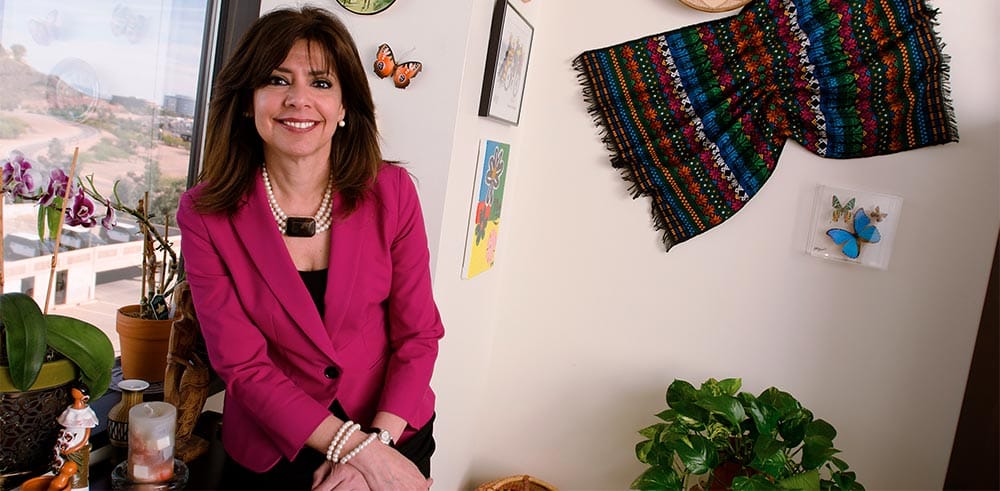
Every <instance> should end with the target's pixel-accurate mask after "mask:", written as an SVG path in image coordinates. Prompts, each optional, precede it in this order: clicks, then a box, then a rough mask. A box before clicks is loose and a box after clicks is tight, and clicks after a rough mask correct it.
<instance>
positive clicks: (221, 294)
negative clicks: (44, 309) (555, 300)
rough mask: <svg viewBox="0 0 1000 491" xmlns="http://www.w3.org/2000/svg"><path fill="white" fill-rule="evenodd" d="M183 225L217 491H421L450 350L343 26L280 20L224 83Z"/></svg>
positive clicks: (299, 18) (408, 185) (405, 197)
mask: <svg viewBox="0 0 1000 491" xmlns="http://www.w3.org/2000/svg"><path fill="white" fill-rule="evenodd" d="M208 123H209V124H208V128H209V129H208V134H207V141H206V155H205V164H204V169H203V170H202V172H201V174H200V175H199V184H198V185H197V186H196V187H194V188H192V189H191V190H190V191H188V192H187V193H185V195H184V196H183V198H182V200H181V204H180V209H179V210H178V212H177V221H178V224H179V225H180V227H181V230H182V233H183V237H184V240H183V241H182V253H183V256H184V261H185V271H186V275H187V280H188V282H189V284H190V286H191V294H192V298H193V299H194V304H195V309H196V311H197V312H198V318H199V320H200V324H201V329H202V332H203V334H204V337H205V342H206V345H207V348H208V352H209V358H210V360H211V364H212V366H213V368H214V369H215V370H216V372H217V373H218V374H219V376H220V377H221V378H222V379H223V380H224V381H225V383H226V401H225V411H224V413H223V435H222V439H223V443H224V446H225V449H226V452H227V454H228V455H229V457H230V460H229V462H227V469H226V470H225V472H224V476H225V477H224V481H225V482H223V485H224V486H228V487H231V488H233V489H274V488H280V489H295V488H299V489H301V488H306V487H310V486H312V487H313V489H324V490H325V489H358V488H361V489H365V488H366V487H370V488H371V489H427V488H428V486H429V485H430V483H431V480H430V479H429V476H430V456H431V454H432V453H433V451H434V440H433V437H432V436H431V429H432V426H431V424H432V420H433V415H434V393H433V392H432V391H431V389H430V387H429V382H430V378H431V372H432V370H433V365H434V361H435V359H436V358H437V351H438V340H439V339H440V338H441V336H442V335H443V333H444V330H443V327H442V325H441V319H440V316H439V314H438V311H437V307H436V306H435V304H434V299H433V297H432V293H431V284H430V271H429V252H428V249H427V237H426V232H425V230H424V223H423V218H422V216H421V211H420V204H419V202H418V200H417V194H416V190H415V188H414V186H413V182H412V180H411V179H410V177H409V175H408V174H407V173H406V171H404V170H403V169H401V168H400V167H398V166H395V165H392V164H389V163H386V162H383V161H382V158H381V153H380V151H379V147H378V142H377V138H378V134H377V129H376V126H375V114H374V105H373V103H372V99H371V93H370V91H369V88H368V82H367V79H366V76H365V70H364V69H363V68H362V66H361V64H360V57H359V56H358V52H357V48H356V47H355V45H354V41H353V40H352V39H351V36H350V34H349V33H348V32H347V30H346V29H345V27H344V26H343V24H341V23H340V22H339V21H338V20H336V19H335V18H333V17H332V16H331V15H330V14H329V13H327V12H325V11H323V10H320V9H315V8H302V9H299V10H278V11H274V12H271V13H268V14H267V15H264V16H263V17H261V18H260V19H259V20H258V21H257V22H256V23H255V24H254V25H253V26H252V27H251V28H250V30H249V31H248V32H247V34H246V35H245V36H244V38H243V40H242V41H241V43H240V46H239V48H238V49H237V50H236V51H235V54H234V55H233V58H232V59H231V60H229V61H228V62H227V63H226V65H225V67H224V68H223V69H222V71H221V73H220V74H219V77H218V81H217V83H216V88H215V91H214V95H213V98H212V103H211V106H210V114H209V121H208Z"/></svg>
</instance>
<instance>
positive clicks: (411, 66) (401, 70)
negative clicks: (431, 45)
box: [375, 43, 424, 89]
mask: <svg viewBox="0 0 1000 491" xmlns="http://www.w3.org/2000/svg"><path fill="white" fill-rule="evenodd" d="M423 68H424V64H423V63H420V62H419V61H407V62H404V63H396V58H395V56H393V54H392V48H390V47H389V45H388V44H386V43H382V44H381V45H380V46H379V47H378V52H377V53H375V75H378V78H386V77H388V76H390V75H391V76H392V83H394V84H396V87H398V88H400V89H405V88H406V87H407V86H409V85H410V82H411V81H412V80H413V77H416V76H417V74H418V73H420V70H422V69H423Z"/></svg>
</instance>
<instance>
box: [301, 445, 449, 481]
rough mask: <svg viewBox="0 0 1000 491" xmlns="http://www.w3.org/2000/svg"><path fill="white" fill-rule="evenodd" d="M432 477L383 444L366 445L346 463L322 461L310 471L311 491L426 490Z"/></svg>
mask: <svg viewBox="0 0 1000 491" xmlns="http://www.w3.org/2000/svg"><path fill="white" fill-rule="evenodd" d="M433 482H434V480H433V479H428V478H425V477H424V476H423V474H421V473H420V470H418V469H417V466H416V465H414V464H413V462H410V460H409V459H407V458H406V457H404V456H403V455H402V454H400V453H399V452H397V451H396V450H394V449H392V448H390V447H388V446H386V445H369V446H368V447H367V448H365V450H364V451H363V452H360V453H359V454H358V455H357V456H356V457H354V458H353V459H351V461H350V462H349V463H346V464H335V463H333V462H329V461H326V462H323V464H322V465H320V466H319V468H318V469H316V471H315V472H314V473H313V486H312V489H313V491H334V490H335V491H367V490H371V491H382V490H391V491H395V490H400V491H402V490H427V489H430V487H431V484H432V483H433Z"/></svg>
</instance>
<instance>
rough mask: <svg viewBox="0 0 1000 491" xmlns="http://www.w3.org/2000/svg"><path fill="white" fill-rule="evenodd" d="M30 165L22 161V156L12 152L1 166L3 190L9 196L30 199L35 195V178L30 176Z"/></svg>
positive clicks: (19, 153)
mask: <svg viewBox="0 0 1000 491" xmlns="http://www.w3.org/2000/svg"><path fill="white" fill-rule="evenodd" d="M29 170H31V163H30V162H28V161H27V160H24V154H22V153H21V152H18V151H17V150H14V151H13V152H11V153H10V157H9V158H8V159H7V160H6V161H4V164H3V189H4V190H5V191H7V192H8V193H10V194H11V196H14V197H18V196H22V197H31V196H33V195H34V193H35V178H34V177H33V176H32V175H31V173H30V172H28V171H29Z"/></svg>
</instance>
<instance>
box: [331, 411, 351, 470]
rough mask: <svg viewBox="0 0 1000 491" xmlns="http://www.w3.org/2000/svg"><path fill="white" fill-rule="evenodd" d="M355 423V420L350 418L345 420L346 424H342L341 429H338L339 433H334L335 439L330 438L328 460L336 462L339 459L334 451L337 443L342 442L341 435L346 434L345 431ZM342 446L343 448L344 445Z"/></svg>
mask: <svg viewBox="0 0 1000 491" xmlns="http://www.w3.org/2000/svg"><path fill="white" fill-rule="evenodd" d="M353 424H354V421H350V420H348V421H345V422H344V424H342V425H340V429H339V430H337V434H336V435H334V437H333V440H330V445H329V446H328V447H326V460H329V461H332V462H336V461H337V459H336V457H334V453H333V452H334V450H335V449H336V447H337V443H338V442H340V439H341V437H343V436H344V432H345V431H347V429H348V428H350V427H351V425H353ZM341 448H343V446H341ZM337 453H338V454H339V453H340V452H337Z"/></svg>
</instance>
